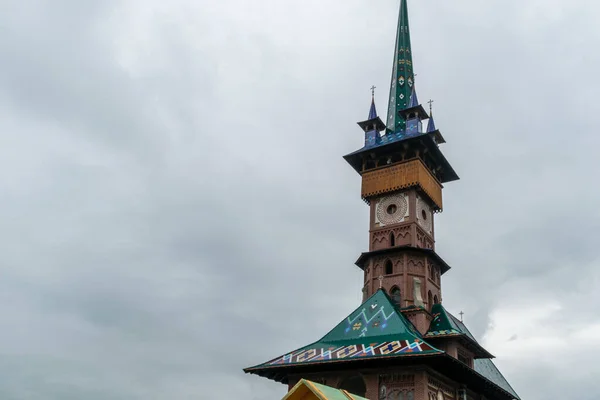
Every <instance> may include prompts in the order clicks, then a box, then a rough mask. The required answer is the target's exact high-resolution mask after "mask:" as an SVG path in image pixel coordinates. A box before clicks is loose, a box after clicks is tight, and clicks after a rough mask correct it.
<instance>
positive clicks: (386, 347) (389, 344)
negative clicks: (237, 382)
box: [245, 290, 444, 374]
mask: <svg viewBox="0 0 600 400" xmlns="http://www.w3.org/2000/svg"><path fill="white" fill-rule="evenodd" d="M443 353H444V352H443V351H441V350H438V349H437V348H435V347H433V346H431V345H430V344H429V343H427V342H425V341H424V340H423V338H422V337H421V335H420V334H419V332H418V331H417V330H416V329H415V327H414V326H413V325H412V324H411V323H410V322H409V321H408V320H407V319H406V318H405V317H404V315H402V313H401V312H400V311H399V310H398V309H397V308H396V307H395V306H394V303H393V302H392V301H391V299H390V298H389V297H388V296H387V294H386V293H385V292H384V291H383V290H378V291H377V292H376V293H375V294H374V295H373V296H371V297H370V298H369V299H368V300H367V301H365V302H364V303H363V304H361V306H360V307H359V308H357V309H356V310H354V312H352V313H351V314H350V315H349V316H348V317H346V318H345V319H344V320H343V321H342V322H340V323H339V324H338V325H337V326H336V327H335V328H333V330H331V331H330V332H329V333H328V334H327V335H325V336H324V337H323V338H321V339H320V340H318V341H317V342H315V343H312V344H309V345H308V346H304V347H302V348H300V349H298V350H294V351H292V352H290V353H287V354H284V355H283V356H281V357H277V358H275V359H273V360H271V361H268V362H266V363H263V364H260V365H257V366H255V367H251V368H247V369H246V370H245V371H246V372H251V373H252V372H254V373H259V374H260V372H261V371H264V370H265V369H267V368H277V367H281V366H289V365H309V364H316V363H330V362H340V361H351V360H353V359H357V360H358V359H361V360H364V359H373V358H384V357H388V358H389V357H403V356H418V355H432V354H443Z"/></svg>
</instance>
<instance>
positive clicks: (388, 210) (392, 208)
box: [386, 204, 398, 215]
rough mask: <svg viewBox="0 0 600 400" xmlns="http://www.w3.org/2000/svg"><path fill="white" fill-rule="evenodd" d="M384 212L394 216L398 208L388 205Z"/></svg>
mask: <svg viewBox="0 0 600 400" xmlns="http://www.w3.org/2000/svg"><path fill="white" fill-rule="evenodd" d="M386 211H387V213H388V214H390V215H394V214H395V213H396V211H398V206H396V205H395V204H390V205H389V206H388V208H387V210H386Z"/></svg>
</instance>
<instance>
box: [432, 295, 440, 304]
mask: <svg viewBox="0 0 600 400" xmlns="http://www.w3.org/2000/svg"><path fill="white" fill-rule="evenodd" d="M433 304H440V302H439V300H438V297H437V294H436V295H435V296H433Z"/></svg>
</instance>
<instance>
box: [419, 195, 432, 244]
mask: <svg viewBox="0 0 600 400" xmlns="http://www.w3.org/2000/svg"><path fill="white" fill-rule="evenodd" d="M417 222H418V223H419V225H421V228H423V229H425V231H426V232H427V233H429V234H430V235H431V234H432V233H433V212H432V210H431V207H430V206H429V204H427V203H426V202H425V200H423V199H422V198H421V197H417Z"/></svg>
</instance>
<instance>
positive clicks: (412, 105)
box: [407, 85, 419, 108]
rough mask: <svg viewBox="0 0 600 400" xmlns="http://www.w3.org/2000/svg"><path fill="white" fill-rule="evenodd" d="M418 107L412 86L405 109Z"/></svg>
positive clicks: (415, 92) (417, 100) (415, 90)
mask: <svg viewBox="0 0 600 400" xmlns="http://www.w3.org/2000/svg"><path fill="white" fill-rule="evenodd" d="M418 106H419V98H418V97H417V89H415V87H414V85H413V88H412V93H411V94H410V103H409V104H408V107H407V108H413V107H418Z"/></svg>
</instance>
